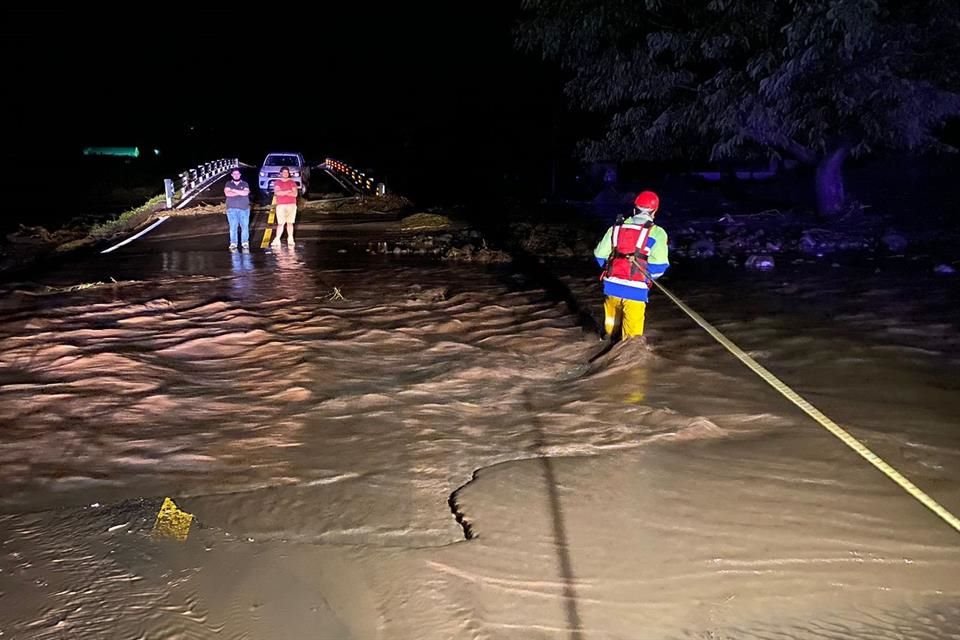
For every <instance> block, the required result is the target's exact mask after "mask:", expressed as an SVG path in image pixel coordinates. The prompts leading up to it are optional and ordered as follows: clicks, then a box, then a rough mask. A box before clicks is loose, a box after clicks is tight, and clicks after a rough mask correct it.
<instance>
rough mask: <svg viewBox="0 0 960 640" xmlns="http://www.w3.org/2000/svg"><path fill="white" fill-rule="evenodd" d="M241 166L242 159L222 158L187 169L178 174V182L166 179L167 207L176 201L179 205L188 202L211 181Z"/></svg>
mask: <svg viewBox="0 0 960 640" xmlns="http://www.w3.org/2000/svg"><path fill="white" fill-rule="evenodd" d="M239 166H240V160H239V159H237V158H221V159H219V160H214V161H212V162H205V163H203V164H199V165H197V166H196V167H195V168H193V169H187V170H186V171H184V172H183V173H181V174H179V175H178V176H177V183H176V184H175V183H174V181H173V180H171V179H169V178H168V179H166V180H164V181H163V187H164V189H163V190H164V194H165V195H166V198H167V209H172V208H173V207H174V202H175V201H176V202H177V206H178V207H179V206H180V205H182V204H184V203H186V202H187V201H189V200H191V199H192V198H193V197H194V196H195V195H197V193H199V192H200V191H202V190H203V189H206V188H207V187H208V186H209V185H208V183H209V182H210V181H212V180H216V179H218V178H221V177H223V176H224V175H226V174H227V173H229V172H230V171H231V170H232V169H235V168H236V167H239Z"/></svg>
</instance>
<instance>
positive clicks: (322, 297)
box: [0, 232, 960, 640]
mask: <svg viewBox="0 0 960 640" xmlns="http://www.w3.org/2000/svg"><path fill="white" fill-rule="evenodd" d="M298 234H299V232H298ZM123 264H125V265H126V266H125V267H123V268H119V270H115V271H114V274H115V275H118V276H119V277H118V278H117V279H118V280H119V281H120V283H119V284H118V285H116V286H111V287H97V288H91V289H88V290H83V291H76V292H72V293H62V294H49V295H35V294H33V293H31V294H27V293H23V292H19V293H16V292H14V293H9V294H8V295H7V296H6V299H5V301H4V303H3V310H2V313H3V315H2V323H0V383H2V389H0V422H2V424H3V427H2V429H3V433H2V439H0V482H2V486H3V487H4V491H3V492H2V494H0V637H2V638H3V639H4V640H6V638H43V639H48V638H49V639H59V638H75V637H76V638H231V639H233V638H238V639H239V638H245V639H260V638H263V639H267V638H269V639H286V638H290V639H293V638H308V637H316V638H391V639H394V638H438V639H440V638H524V639H525V638H581V639H594V638H644V639H647V638H650V639H668V638H670V639H672V638H702V639H721V638H722V639H731V640H733V639H747V638H778V639H779V638H783V639H805V638H891V639H892V638H923V639H927V638H929V639H933V638H958V637H960V544H958V543H960V536H958V534H957V532H956V531H954V530H952V529H951V528H950V527H948V526H947V525H946V524H945V523H944V522H942V521H940V520H939V519H938V518H937V517H936V516H935V515H934V514H932V513H931V512H930V511H928V510H927V509H926V508H925V507H923V506H922V505H920V504H919V503H917V502H916V501H914V500H913V499H911V498H910V497H909V496H907V495H906V494H905V493H904V492H903V491H902V490H901V489H899V488H898V487H897V486H896V485H894V484H893V483H892V482H890V481H889V480H887V479H886V478H885V477H883V476H882V475H881V474H880V473H879V472H877V471H876V470H875V469H873V468H872V467H870V466H869V465H868V464H867V463H865V462H864V461H862V460H861V459H860V458H859V457H857V456H856V455H855V454H854V453H853V452H851V451H850V450H849V449H847V448H846V447H845V446H844V445H842V444H841V443H840V442H839V441H837V440H836V439H834V438H833V437H832V436H830V435H829V434H828V433H827V432H826V431H824V430H823V429H822V428H820V427H819V426H818V425H817V424H816V423H814V422H813V421H811V420H810V419H809V418H807V417H806V416H805V415H804V414H802V413H801V412H800V411H799V410H798V409H796V408H794V407H793V406H792V405H790V404H789V403H788V402H787V401H786V400H784V399H783V398H782V397H780V396H779V395H777V394H776V393H775V392H774V391H773V390H772V389H771V388H770V387H768V386H767V385H766V384H765V383H763V382H762V381H761V380H759V379H758V378H757V377H756V376H755V375H754V374H752V373H751V372H750V371H749V370H747V369H746V368H745V367H743V365H741V364H740V363H739V362H737V361H736V360H735V359H734V358H733V357H731V356H729V355H728V354H727V353H726V352H725V351H724V350H723V349H722V348H721V347H720V346H719V345H717V344H716V343H715V342H713V340H712V339H711V338H710V337H709V336H707V335H706V334H705V333H704V332H703V331H702V330H701V329H699V328H698V327H697V326H696V325H695V324H694V323H693V322H692V321H690V320H689V319H688V318H686V317H685V316H684V315H683V314H682V313H681V312H680V311H679V310H678V309H676V308H675V307H673V306H672V305H671V303H670V302H669V301H668V300H667V299H666V298H665V297H664V296H662V295H659V296H657V295H656V294H654V295H655V299H654V301H653V304H651V306H650V310H649V315H648V326H649V329H648V338H649V344H648V345H644V344H643V343H641V342H627V343H621V344H618V345H616V346H614V347H613V348H612V349H611V350H609V351H607V352H605V353H603V352H602V351H601V350H602V348H603V344H602V343H600V342H599V340H598V337H597V336H596V335H595V334H593V333H591V331H590V330H589V328H586V327H584V326H581V325H582V323H581V322H580V321H579V320H580V316H578V313H577V312H578V311H588V312H590V313H593V314H594V315H596V314H597V313H598V312H599V305H600V298H599V294H598V287H597V282H596V274H595V273H593V272H592V271H591V270H590V269H589V267H587V268H586V269H582V268H580V267H575V266H570V265H557V266H555V267H554V268H553V269H552V271H551V274H552V275H550V276H548V277H554V278H555V280H554V281H553V282H552V283H545V282H544V281H543V279H542V278H540V279H536V278H531V277H530V276H529V275H528V274H524V273H518V272H515V271H513V270H512V269H511V267H510V266H509V265H498V266H482V265H469V264H448V263H442V262H435V263H429V262H420V263H418V262H416V261H412V260H406V261H404V260H392V259H389V258H382V257H369V258H366V257H360V258H358V259H353V260H349V261H347V260H346V259H345V258H343V256H341V255H338V254H337V253H336V252H332V251H331V250H330V248H329V247H325V246H324V245H322V244H321V243H315V242H314V243H311V242H305V243H304V244H302V245H301V246H298V247H297V248H295V249H293V248H283V249H281V250H278V251H277V252H269V251H267V252H263V251H255V252H253V253H252V254H238V253H233V254H230V253H228V252H226V251H222V250H221V251H217V252H213V251H209V252H205V253H203V252H192V253H178V252H175V251H169V252H162V253H154V254H151V255H149V256H146V257H145V256H141V255H131V256H130V257H129V259H128V262H126V263H123ZM87 275H89V274H87ZM671 277H672V281H667V284H668V286H672V287H673V289H674V290H675V291H676V292H677V293H678V294H680V295H681V296H682V297H683V299H684V300H685V301H686V302H687V303H688V304H690V305H691V306H692V307H693V308H694V309H697V310H698V311H699V312H700V313H702V314H703V315H704V316H705V317H706V318H707V319H708V320H710V321H711V322H713V323H714V324H715V325H716V326H717V327H718V328H719V329H720V330H721V331H723V332H724V333H725V334H726V335H728V336H729V337H730V338H731V339H732V340H734V341H735V342H736V343H737V344H739V345H740V346H741V347H742V348H743V349H744V350H746V351H748V352H750V353H751V354H752V355H753V356H754V357H756V358H757V359H758V360H759V361H760V362H761V363H763V364H764V365H765V366H767V367H768V368H770V369H771V370H772V371H773V372H774V373H775V374H777V375H778V376H780V377H781V378H782V379H783V380H784V381H785V382H786V383H787V384H789V385H791V386H792V387H793V388H794V389H796V390H797V391H798V392H799V393H801V395H804V396H805V397H806V398H807V399H808V400H810V401H811V402H812V403H813V404H814V405H816V406H817V407H818V408H820V409H821V410H823V411H824V412H825V413H826V414H828V415H829V416H831V417H832V418H833V419H834V420H836V421H837V422H838V423H840V424H842V425H844V426H845V427H846V428H848V429H849V430H850V431H851V432H852V433H853V434H854V435H856V436H857V437H858V438H860V439H861V440H863V441H864V442H865V443H866V444H867V445H868V446H870V447H871V448H872V449H873V450H874V451H876V452H877V453H878V454H879V455H881V456H882V457H884V459H886V460H887V461H888V462H890V463H891V464H892V465H893V466H894V467H896V468H897V469H898V470H900V471H901V472H902V473H904V474H905V475H906V476H907V477H909V478H910V479H911V480H913V481H914V482H915V483H916V484H918V485H919V486H920V487H921V488H923V489H924V490H926V491H927V492H928V493H930V494H931V495H932V496H933V497H934V498H936V499H937V500H938V501H940V502H941V503H942V504H943V505H944V506H945V507H947V508H948V509H950V510H951V511H953V512H954V513H960V425H958V423H960V420H958V416H960V393H958V392H960V375H958V373H960V326H958V325H960V321H958V319H957V317H956V316H955V315H953V314H952V313H951V310H950V303H949V302H948V301H950V300H956V299H957V298H956V297H954V296H955V295H956V293H957V290H956V285H955V283H954V281H953V280H952V279H942V278H941V279H938V278H934V277H933V276H932V275H931V276H925V275H924V276H918V275H916V274H907V273H901V274H896V273H891V274H888V273H879V274H877V273H874V272H873V271H871V270H869V269H862V270H859V271H857V270H851V271H845V272H842V273H840V272H838V271H837V270H836V269H834V270H831V269H830V268H829V267H828V266H796V267H787V268H784V269H781V270H780V271H778V272H775V273H773V274H759V275H755V276H744V275H741V276H739V277H738V278H736V279H734V280H730V279H724V278H719V277H715V278H710V277H697V276H696V275H695V274H692V273H689V272H688V273H687V274H684V273H683V270H682V269H677V270H676V271H675V272H674V273H673V274H671ZM90 279H91V278H90V277H82V278H81V277H77V278H76V280H75V281H87V280H90ZM548 284H549V285H550V286H548ZM334 287H336V288H337V290H338V291H339V293H340V294H342V296H343V299H339V297H338V296H335V295H332V294H333V293H334ZM558 288H559V289H558ZM558 290H564V291H567V292H568V294H569V295H568V296H558V295H557V291H558ZM563 298H566V299H563ZM571 301H573V302H572V303H573V304H574V308H571ZM576 305H581V308H579V309H578V308H576ZM597 354H600V355H597ZM165 496H169V497H172V498H173V499H174V500H175V501H176V503H177V505H178V506H179V507H180V508H182V509H183V510H185V511H188V512H190V513H192V514H194V516H195V518H196V522H195V524H194V526H193V527H192V529H191V532H190V535H189V537H188V538H187V540H186V541H183V542H179V541H176V540H170V539H162V538H157V537H155V536H151V535H150V529H151V527H152V524H153V518H154V517H155V514H156V509H157V506H158V505H159V501H160V499H162V498H163V497H165ZM458 518H459V520H460V521H458ZM468 537H469V538H470V539H467V538H468Z"/></svg>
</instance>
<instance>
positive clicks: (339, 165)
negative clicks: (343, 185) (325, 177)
mask: <svg viewBox="0 0 960 640" xmlns="http://www.w3.org/2000/svg"><path fill="white" fill-rule="evenodd" d="M322 166H323V168H324V169H326V170H327V171H330V172H332V173H335V174H336V175H337V176H338V177H339V178H340V179H342V180H346V181H347V182H349V183H350V185H351V186H352V187H353V188H354V189H356V190H357V191H358V192H360V193H371V194H376V195H378V196H382V195H386V193H387V186H386V185H385V184H384V183H382V182H377V181H376V180H374V179H373V177H372V176H368V175H367V174H366V173H364V172H363V171H360V170H359V169H354V168H353V167H351V166H350V165H348V164H347V163H346V162H341V161H340V160H334V159H333V158H327V159H326V160H324V161H323V165H322Z"/></svg>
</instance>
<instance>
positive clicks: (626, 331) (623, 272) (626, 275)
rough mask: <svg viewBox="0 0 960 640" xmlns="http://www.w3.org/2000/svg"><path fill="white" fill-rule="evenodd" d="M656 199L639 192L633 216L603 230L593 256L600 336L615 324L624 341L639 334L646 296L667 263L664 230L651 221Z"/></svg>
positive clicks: (608, 333)
mask: <svg viewBox="0 0 960 640" xmlns="http://www.w3.org/2000/svg"><path fill="white" fill-rule="evenodd" d="M658 209H660V198H659V196H657V194H656V193H654V192H653V191H643V192H641V193H640V194H639V195H637V197H636V199H634V201H633V215H631V216H630V217H629V218H627V219H626V220H623V219H622V218H620V217H618V219H617V222H616V223H615V224H614V225H613V226H612V227H610V228H609V229H607V232H606V233H605V234H603V238H601V239H600V243H599V244H598V245H597V248H596V249H594V251H593V255H594V257H595V258H596V259H597V262H598V263H599V264H600V266H601V267H603V274H602V275H601V279H602V280H603V294H604V296H605V299H604V303H603V314H604V322H603V328H604V338H605V339H606V338H612V337H613V333H614V331H615V330H616V328H617V326H618V325H620V326H621V327H622V337H623V339H624V340H626V339H628V338H635V337H637V336H642V335H643V326H644V318H645V315H646V310H647V295H648V293H649V291H650V285H651V283H652V281H653V280H655V279H657V278H659V277H660V276H662V275H663V274H664V272H665V271H666V270H667V267H669V266H670V262H669V260H668V257H667V232H666V231H664V230H663V229H662V228H661V227H659V226H657V225H656V224H654V222H653V220H654V217H655V216H656V215H657V210H658Z"/></svg>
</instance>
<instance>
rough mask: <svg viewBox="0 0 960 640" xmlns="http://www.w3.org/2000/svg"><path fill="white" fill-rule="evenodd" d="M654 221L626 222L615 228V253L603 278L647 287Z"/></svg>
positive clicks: (628, 284) (643, 287) (608, 280)
mask: <svg viewBox="0 0 960 640" xmlns="http://www.w3.org/2000/svg"><path fill="white" fill-rule="evenodd" d="M652 229H653V222H648V223H646V224H642V225H640V224H632V223H626V224H622V225H619V226H616V227H614V228H613V243H612V244H613V253H612V254H611V256H610V261H609V262H608V264H607V270H606V271H605V272H604V274H603V279H604V280H605V281H607V282H612V283H616V284H622V285H626V286H628V287H636V288H638V289H646V288H647V279H648V276H647V258H648V257H649V255H650V246H649V242H648V240H649V238H650V231H651V230H652Z"/></svg>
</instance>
